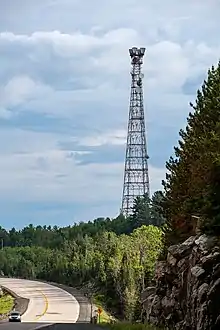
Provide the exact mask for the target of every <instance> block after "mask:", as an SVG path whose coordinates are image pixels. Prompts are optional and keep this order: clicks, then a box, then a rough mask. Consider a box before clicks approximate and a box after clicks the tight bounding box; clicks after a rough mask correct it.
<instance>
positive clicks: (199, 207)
mask: <svg viewBox="0 0 220 330" xmlns="http://www.w3.org/2000/svg"><path fill="white" fill-rule="evenodd" d="M190 106H191V108H192V110H193V113H189V116H188V118H187V126H186V129H185V130H180V133H179V134H180V138H181V139H180V141H179V145H178V147H175V149H174V150H175V157H171V158H170V160H169V162H167V164H166V167H167V171H168V173H167V176H166V181H164V182H163V185H164V189H165V196H164V199H163V201H162V207H163V214H164V217H165V218H166V219H167V223H168V224H169V231H168V233H167V235H166V241H167V244H168V245H170V244H173V243H174V244H175V243H178V242H181V241H183V240H184V239H186V238H187V237H189V236H190V235H191V234H192V231H193V222H192V216H197V217H199V218H200V223H201V229H202V232H204V233H209V234H211V233H218V234H219V233H220V62H219V64H218V66H217V68H214V67H212V68H211V69H210V70H209V71H208V77H207V80H206V81H204V84H203V86H202V88H201V90H199V91H198V92H197V99H196V102H195V105H193V104H190Z"/></svg>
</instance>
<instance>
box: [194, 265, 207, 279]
mask: <svg viewBox="0 0 220 330" xmlns="http://www.w3.org/2000/svg"><path fill="white" fill-rule="evenodd" d="M191 273H192V275H193V276H195V277H197V278H199V277H201V276H202V275H203V274H204V273H205V270H204V269H203V268H202V267H199V266H194V267H193V268H191Z"/></svg>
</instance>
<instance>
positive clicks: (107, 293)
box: [0, 196, 163, 320]
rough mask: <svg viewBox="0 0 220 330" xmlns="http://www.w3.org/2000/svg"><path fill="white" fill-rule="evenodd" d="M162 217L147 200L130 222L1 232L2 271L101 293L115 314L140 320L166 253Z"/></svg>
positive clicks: (120, 219)
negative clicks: (142, 301)
mask: <svg viewBox="0 0 220 330" xmlns="http://www.w3.org/2000/svg"><path fill="white" fill-rule="evenodd" d="M154 208H155V209H154ZM156 212H157V209H156V206H154V203H152V202H151V201H150V200H148V199H147V198H146V197H145V196H144V197H143V198H138V199H137V200H136V202H135V205H134V212H133V215H132V216H131V217H128V218H125V217H124V216H123V215H119V216H118V217H117V218H116V219H109V218H106V219H104V218H99V219H96V220H94V221H93V222H92V221H90V222H88V223H84V222H81V223H79V224H74V225H73V226H68V227H64V228H58V227H57V226H54V227H51V226H43V227H42V226H37V227H34V226H33V225H31V224H30V225H29V226H27V227H25V228H23V229H22V230H16V229H15V228H12V229H11V230H9V231H6V230H5V229H4V228H2V227H0V238H1V239H2V240H3V242H4V248H3V249H2V250H0V271H1V273H2V274H4V275H7V276H15V277H16V276H17V277H22V278H26V279H43V280H47V281H53V282H58V283H63V284H67V285H71V286H77V287H81V288H87V289H88V290H95V291H96V292H97V293H98V294H99V295H101V296H102V297H105V299H104V300H105V301H104V302H105V304H106V305H107V307H108V308H109V309H111V311H113V313H116V314H117V315H118V316H120V317H121V318H123V319H127V320H133V319H135V318H138V317H140V315H139V314H138V313H139V312H138V311H139V309H138V306H139V300H140V299H139V298H140V293H141V291H142V290H143V289H144V287H145V286H146V285H147V283H148V281H149V280H150V279H151V278H152V276H153V272H154V265H155V262H156V260H157V257H158V254H159V253H160V252H161V248H162V236H163V233H162V230H161V228H160V224H161V223H162V221H163V219H162V218H160V219H159V218H158V217H157V218H156V215H157V213H156ZM154 217H155V221H154ZM158 219H159V220H158ZM158 221H159V222H158ZM154 222H155V223H156V224H157V226H153V225H152V223H154ZM91 287H92V288H93V289H91ZM89 288H90V289H89ZM90 293H91V292H90Z"/></svg>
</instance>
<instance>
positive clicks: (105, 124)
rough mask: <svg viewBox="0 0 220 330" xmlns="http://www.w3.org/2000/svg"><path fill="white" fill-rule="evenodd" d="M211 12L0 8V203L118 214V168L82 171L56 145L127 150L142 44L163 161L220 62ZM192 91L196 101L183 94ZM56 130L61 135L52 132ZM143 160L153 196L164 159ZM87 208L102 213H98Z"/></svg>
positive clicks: (40, 4)
mask: <svg viewBox="0 0 220 330" xmlns="http://www.w3.org/2000/svg"><path fill="white" fill-rule="evenodd" d="M219 9H220V5H219V1H218V0H210V1H209V2H207V1H205V0H195V1H191V0H186V1H184V2H177V1H174V0H168V1H165V2H162V1H159V0H150V1H148V2H146V0H140V1H138V2H137V1H134V0H126V1H125V0H121V1H118V0H117V1H116V0H112V1H111V2H103V1H100V0H95V2H94V1H93V2H91V1H89V0H85V1H83V2H82V1H81V2H80V1H73V0H65V1H64V0H63V1H60V0H59V1H58V0H56V1H51V0H44V1H43V0H38V1H37V2H36V1H34V0H29V1H24V4H23V6H18V4H17V2H16V1H14V0H7V1H5V2H4V3H3V4H2V7H1V11H0V64H1V70H0V124H1V125H2V126H1V130H0V152H1V156H0V181H1V185H0V200H3V199H4V200H6V199H8V200H26V201H33V202H34V201H59V200H63V201H65V200H66V201H70V202H81V201H82V200H83V202H84V205H85V208H86V205H90V203H95V204H96V205H98V204H99V203H102V204H105V205H106V204H107V203H108V201H109V203H111V201H112V204H111V205H113V206H111V207H113V208H115V209H114V210H111V209H108V208H106V214H105V215H108V212H110V213H112V214H115V212H117V210H118V207H119V206H120V199H121V191H122V189H121V188H122V182H123V162H121V163H113V164H99V163H98V160H97V163H94V164H90V165H84V166H79V164H78V160H77V159H78V158H77V157H78V156H77V154H76V152H74V150H66V151H64V150H61V149H60V144H61V143H62V142H68V141H69V142H70V143H71V142H74V143H78V148H79V149H80V148H82V150H79V151H78V149H77V152H86V150H85V149H86V148H88V150H87V152H90V150H89V148H90V147H91V149H92V148H95V147H97V148H98V147H100V146H102V145H103V144H106V145H107V144H109V145H111V146H112V145H116V147H117V146H120V145H123V144H124V143H125V140H126V129H127V117H128V105H129V101H128V98H129V85H130V76H129V70H130V61H129V56H128V48H129V47H132V46H146V56H145V58H144V73H145V79H144V87H145V104H146V121H147V128H150V132H151V135H148V140H149V144H150V146H149V147H150V148H149V149H151V150H152V149H154V150H157V153H158V155H160V153H161V152H162V151H163V152H164V155H166V157H167V158H168V157H169V153H170V149H171V146H172V145H173V144H174V143H175V140H176V135H175V136H174V135H171V136H170V140H169V135H170V134H173V133H170V131H171V130H172V132H173V131H174V130H175V131H176V132H177V131H178V130H179V128H180V127H182V126H184V124H185V117H186V115H187V113H188V110H189V109H188V102H189V101H193V99H194V95H195V92H196V89H197V88H198V86H199V85H200V84H201V82H202V81H201V79H202V77H204V75H205V73H206V71H207V68H208V67H209V66H211V65H212V64H215V63H216V62H217V60H218V58H219V54H220V45H219V36H218V33H217V32H216V31H218V30H219V28H220V25H219V17H218V16H219V15H218V13H219ZM27 13H28V14H27ZM188 83H190V84H191V85H193V86H192V88H191V89H190V93H191V94H193V95H186V94H184V92H183V89H184V88H185V85H187V84H188ZM32 115H33V116H34V117H32ZM43 115H47V117H46V118H47V119H48V118H49V119H50V120H51V122H50V121H48V122H46V119H45V118H44V117H43ZM33 118H34V119H33ZM49 119H48V120H49ZM52 119H54V120H55V119H56V120H57V121H56V124H55V123H54V122H53V121H52ZM4 124H5V125H7V127H5V128H4V129H3V127H4V126H3V125H4ZM46 125H49V126H48V127H46ZM65 125H66V126H65ZM55 126H56V127H55ZM9 127H10V129H9ZM21 127H23V130H21ZM152 127H153V128H155V129H154V131H153V132H152V130H153V128H152ZM24 129H28V131H27V130H26V131H24ZM59 129H60V130H61V129H62V132H63V134H61V133H52V132H54V131H56V130H57V131H59ZM31 130H35V132H34V131H31ZM36 130H38V132H37V131H36ZM40 130H44V131H45V132H44V133H43V132H40ZM155 130H157V131H156V132H155ZM49 132H50V133H49ZM163 134H166V139H167V141H169V143H170V144H169V145H167V151H164V150H160V148H161V147H160V141H161V142H163V140H164V136H163ZM153 136H154V137H153ZM153 139H154V140H153ZM5 141H7V143H6V142H5ZM69 149H71V148H69ZM73 149H74V147H73ZM150 161H152V163H150V178H151V190H155V189H158V188H160V182H161V179H162V178H163V177H164V172H165V171H164V167H163V165H164V162H165V158H163V163H160V164H158V166H157V167H155V166H152V165H151V164H153V163H154V159H151V158H150ZM100 178H101V179H100ZM94 191H95V192H96V193H95V194H94ZM91 210H93V211H91V212H96V216H98V215H99V214H98V209H97V206H94V207H93V208H92V209H91ZM94 210H95V211H94ZM83 212H84V211H82V212H81V214H83ZM89 212H90V211H89V210H88V214H89ZM84 214H85V213H84ZM86 214H87V213H86ZM77 216H78V215H77ZM92 216H95V215H94V214H93V215H92ZM79 218H80V215H79Z"/></svg>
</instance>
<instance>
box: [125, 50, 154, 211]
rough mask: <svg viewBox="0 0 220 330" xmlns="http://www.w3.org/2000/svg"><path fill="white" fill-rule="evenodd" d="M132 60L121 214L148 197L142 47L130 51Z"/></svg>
mask: <svg viewBox="0 0 220 330" xmlns="http://www.w3.org/2000/svg"><path fill="white" fill-rule="evenodd" d="M129 54H130V57H131V66H132V69H131V94H130V108H129V119H128V132H127V145H126V156H125V168H124V185H123V196H122V206H121V213H122V214H123V215H124V216H126V217H127V216H129V215H131V214H132V213H133V205H134V201H135V199H136V197H138V196H140V197H142V196H144V195H145V196H146V195H147V196H149V195H150V187H149V174H148V158H149V157H148V154H147V142H146V132H145V119H144V102H143V78H144V75H143V73H142V72H141V66H142V64H143V57H144V54H145V48H136V47H133V48H131V49H129Z"/></svg>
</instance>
